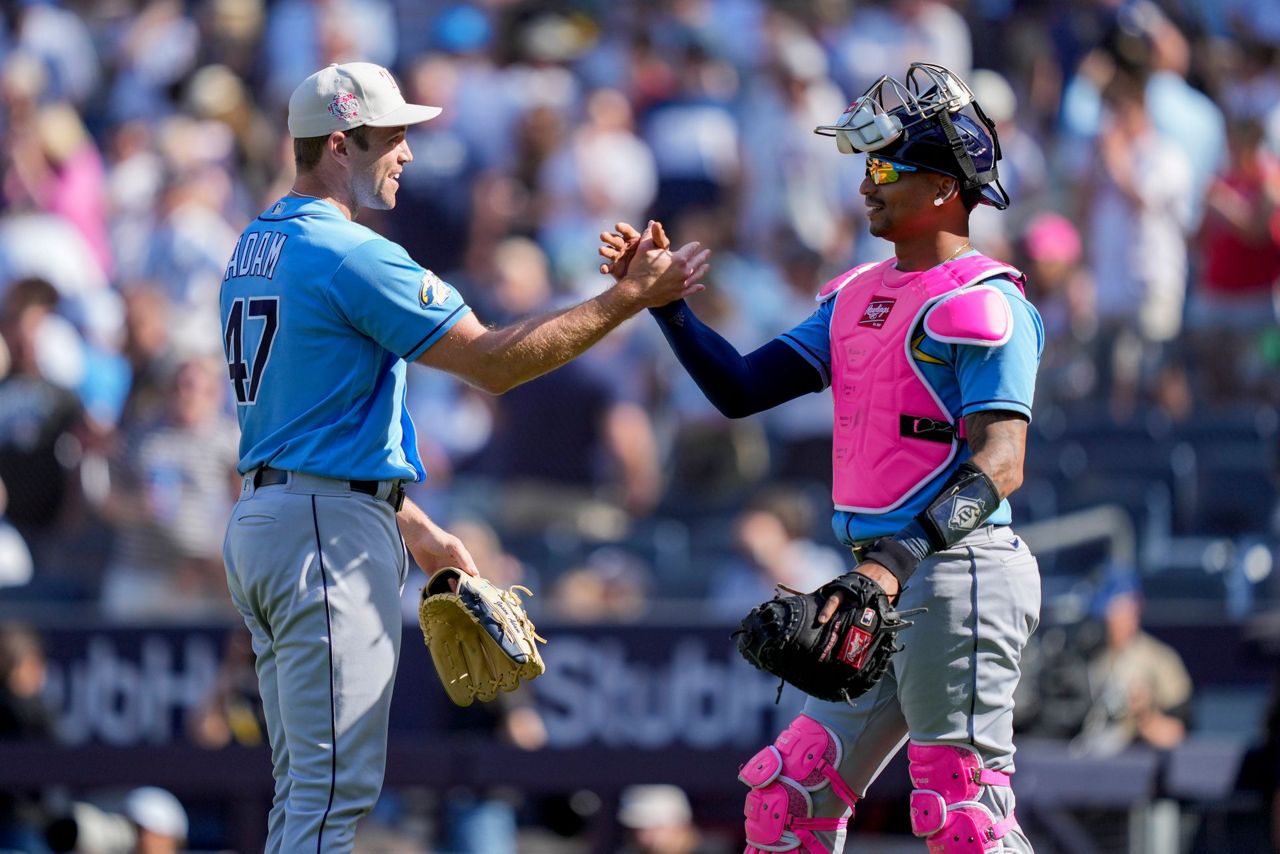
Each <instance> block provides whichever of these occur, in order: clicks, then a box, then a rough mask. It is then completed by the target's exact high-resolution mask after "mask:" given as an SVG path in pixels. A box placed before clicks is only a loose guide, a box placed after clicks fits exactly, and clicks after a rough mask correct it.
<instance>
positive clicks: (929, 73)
mask: <svg viewBox="0 0 1280 854" xmlns="http://www.w3.org/2000/svg"><path fill="white" fill-rule="evenodd" d="M970 113H971V114H972V115H970ZM814 132H815V133H819V134H822V135H824V136H834V137H835V138H836V145H837V147H839V149H840V151H841V152H843V153H845V154H855V153H868V152H874V153H875V154H876V156H878V157H883V158H885V159H886V160H893V161H896V162H898V163H904V164H907V165H910V166H918V167H920V168H921V169H928V170H929V171H931V172H941V173H942V174H944V175H950V176H952V177H954V178H955V179H956V180H958V181H959V182H960V188H961V190H974V189H979V190H981V193H982V197H981V201H982V203H984V204H988V205H992V206H994V207H996V208H998V209H1000V210H1004V209H1005V208H1007V207H1008V206H1009V195H1008V194H1007V193H1006V192H1005V191H1004V187H1002V186H1000V177H999V175H998V173H997V172H996V161H997V160H999V159H1000V139H999V137H998V136H997V135H996V129H995V124H994V123H993V122H992V121H991V120H990V119H988V118H987V115H986V113H984V112H983V111H982V108H981V107H980V106H979V105H978V102H977V101H975V100H974V99H973V93H972V92H971V91H969V87H968V86H966V85H965V84H964V81H962V80H961V79H960V78H959V77H956V76H955V75H954V74H952V73H951V72H950V71H948V70H947V69H945V68H943V67H942V66H940V65H930V64H928V63H924V62H915V63H912V64H911V66H910V67H909V68H908V69H907V83H906V85H903V84H902V83H899V82H898V81H897V80H894V79H893V78H892V77H887V76H886V77H881V78H880V79H879V80H878V81H876V82H875V83H874V84H872V86H871V88H869V89H867V91H866V92H865V93H863V95H862V96H861V97H860V98H858V99H857V100H856V101H854V102H853V103H852V104H850V105H849V109H847V110H845V112H844V115H842V116H841V117H840V119H839V121H838V122H837V123H836V124H834V125H822V126H820V127H817V128H815V129H814Z"/></svg>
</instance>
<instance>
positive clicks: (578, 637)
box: [41, 623, 803, 750]
mask: <svg viewBox="0 0 1280 854" xmlns="http://www.w3.org/2000/svg"><path fill="white" fill-rule="evenodd" d="M732 629H733V627H732V626H728V625H713V626H705V625H700V626H682V625H670V624H663V625H652V624H628V625H610V626H580V625H560V626H557V625H554V624H550V623H540V624H539V631H540V633H542V634H543V635H544V636H545V637H546V638H547V639H548V641H549V643H548V644H547V646H545V647H544V648H543V656H544V659H545V661H546V664H547V672H546V673H545V674H544V675H543V676H541V677H540V678H539V679H537V680H536V681H534V682H533V683H531V684H530V685H529V686H528V687H527V688H525V689H523V690H524V691H525V692H526V693H524V694H523V695H522V696H520V697H517V698H515V699H516V701H517V702H522V703H524V704H526V705H531V706H532V707H533V708H535V709H536V710H537V711H538V712H539V714H540V715H541V717H542V719H543V722H544V724H545V725H546V729H547V737H548V744H547V746H548V747H549V748H551V749H572V748H581V747H589V746H601V747H608V748H620V749H637V750H663V749H667V748H669V747H672V746H684V747H688V748H692V749H694V750H709V749H717V748H752V749H754V748H755V747H758V746H759V745H760V744H762V743H767V742H768V741H770V740H772V738H773V737H774V735H776V734H777V733H778V732H779V731H781V730H782V729H783V728H785V726H786V724H787V722H788V721H790V720H791V719H792V718H793V717H794V716H795V715H796V713H797V712H798V711H799V709H800V706H801V703H802V700H803V698H802V696H801V695H800V694H799V693H798V692H797V691H795V690H794V689H792V688H789V687H788V688H787V690H785V691H784V692H783V694H782V698H781V702H775V700H776V698H777V697H778V684H779V683H778V680H776V679H774V678H772V677H770V676H768V675H767V674H764V673H761V672H759V671H757V670H755V669H754V668H752V667H751V666H750V665H749V664H747V663H746V662H745V661H743V660H742V658H741V657H740V656H739V655H738V653H737V651H736V650H735V649H734V648H733V642H732V640H731V639H730V632H731V631H732ZM243 631H244V629H243V628H242V627H240V626H230V627H228V626H192V627H169V626H164V627H161V626H157V627H148V628H136V627H128V628H125V627H98V628H92V627H90V628H66V629H61V628H42V629H41V634H42V636H43V637H44V640H45V643H46V648H47V651H48V657H49V668H48V671H49V678H48V684H47V686H46V692H45V694H46V699H47V700H48V702H49V704H50V705H51V706H52V708H53V709H55V711H56V713H57V716H58V721H59V729H60V734H61V736H62V740H63V741H64V742H65V743H68V744H71V745H79V744H93V743H96V744H107V745H112V746H118V747H128V746H134V745H161V744H169V743H174V742H180V741H183V740H186V739H187V737H188V732H189V725H190V720H191V716H192V715H194V714H195V713H196V712H197V711H198V710H199V709H200V708H201V707H202V706H204V705H205V704H206V703H208V702H209V701H210V698H211V697H212V696H213V695H214V693H215V692H216V691H217V690H218V685H219V683H220V680H222V684H223V685H225V684H226V683H227V682H228V681H233V682H234V681H238V682H240V683H241V684H243V682H244V680H245V678H246V677H248V678H249V681H250V683H251V682H252V677H251V674H247V673H245V672H243V669H244V668H247V667H249V666H250V664H249V663H248V662H246V661H241V662H237V661H236V660H235V658H234V657H233V656H229V653H228V651H229V650H233V649H235V648H236V646H237V644H235V643H233V642H232V641H233V640H234V639H235V635H236V633H239V632H243ZM236 668H240V670H241V672H239V673H237V672H235V670H236ZM511 699H512V698H511V697H508V696H506V695H504V697H503V698H500V700H499V701H498V702H495V703H490V704H476V705H474V706H471V707H468V708H465V709H460V708H457V707H455V706H453V704H451V703H450V702H449V700H448V699H447V697H446V696H445V694H444V691H443V690H442V689H441V688H440V685H439V682H438V679H437V678H436V675H435V670H434V668H433V667H432V666H431V660H430V656H429V654H428V653H427V650H426V648H425V647H424V646H423V644H422V642H421V636H420V635H419V634H418V630H417V626H416V625H410V624H406V625H405V626H404V638H403V652H402V656H401V660H400V668H399V671H398V674H397V685H396V692H395V700H394V703H393V707H392V737H393V738H397V737H401V736H404V737H411V738H412V737H419V736H427V737H431V736H433V737H439V736H440V735H442V734H447V733H450V732H455V731H457V732H462V731H466V732H473V733H483V732H484V731H485V730H486V729H489V730H491V729H492V728H493V727H494V726H495V725H496V723H495V722H496V720H497V719H498V716H499V714H500V710H501V708H502V707H503V702H504V701H510V700H511Z"/></svg>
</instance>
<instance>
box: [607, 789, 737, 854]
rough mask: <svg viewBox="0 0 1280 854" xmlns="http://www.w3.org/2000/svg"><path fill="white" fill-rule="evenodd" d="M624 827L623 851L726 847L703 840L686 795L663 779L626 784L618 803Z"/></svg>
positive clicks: (664, 853) (701, 851)
mask: <svg viewBox="0 0 1280 854" xmlns="http://www.w3.org/2000/svg"><path fill="white" fill-rule="evenodd" d="M618 822H619V823H620V824H621V825H622V826H623V827H624V828H626V829H627V844H626V845H624V846H623V848H622V851H623V854H712V852H714V851H723V850H726V849H723V848H720V847H718V846H713V845H711V844H709V843H706V842H704V840H703V838H702V834H701V833H700V832H699V830H698V828H697V826H696V825H695V824H694V823H693V809H692V807H691V806H690V804H689V796H688V795H686V794H685V793H684V790H683V789H681V788H680V787H679V786H673V785H670V784H666V783H658V784H646V785H636V786H629V787H627V788H626V789H623V790H622V795H621V797H620V798H619V803H618Z"/></svg>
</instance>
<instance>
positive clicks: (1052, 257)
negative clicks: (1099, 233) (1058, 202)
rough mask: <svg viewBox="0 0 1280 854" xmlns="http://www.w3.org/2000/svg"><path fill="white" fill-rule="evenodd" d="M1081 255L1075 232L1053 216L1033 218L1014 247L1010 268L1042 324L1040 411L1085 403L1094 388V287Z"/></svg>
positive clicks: (1068, 224) (1079, 242) (1063, 218)
mask: <svg viewBox="0 0 1280 854" xmlns="http://www.w3.org/2000/svg"><path fill="white" fill-rule="evenodd" d="M1082 255H1083V247H1082V244H1081V241H1080V234H1079V232H1078V231H1077V230H1076V227H1075V226H1074V225H1072V224H1071V221H1070V220H1069V219H1067V218H1066V217H1064V216H1062V215H1060V214H1056V213H1049V212H1045V213H1041V214H1038V215H1036V216H1035V217H1033V218H1032V219H1031V221H1030V222H1028V223H1027V225H1026V226H1025V228H1024V229H1023V232H1022V234H1021V235H1020V236H1019V239H1018V241H1017V243H1016V244H1015V255H1014V257H1015V259H1016V260H1015V262H1014V263H1015V264H1016V266H1017V267H1018V269H1020V270H1022V271H1023V272H1024V273H1026V274H1027V281H1028V282H1029V283H1030V287H1031V288H1032V289H1033V293H1034V295H1035V300H1036V307H1037V308H1039V309H1040V317H1041V318H1042V319H1043V320H1044V338H1045V341H1044V354H1043V355H1042V356H1041V357H1040V377H1041V386H1040V392H1039V393H1038V394H1037V395H1036V404H1037V405H1038V406H1044V405H1045V404H1047V403H1064V402H1068V401H1080V400H1085V399H1089V398H1090V397H1091V396H1092V394H1093V392H1094V391H1095V389H1096V388H1097V382H1098V376H1097V374H1098V372H1097V369H1096V366H1095V364H1094V360H1093V353H1094V351H1095V349H1096V347H1097V344H1096V342H1095V337H1096V336H1097V334H1098V316H1097V304H1096V295H1095V286H1094V282H1093V278H1092V277H1091V276H1090V275H1089V272H1088V271H1087V270H1086V269H1085V268H1084V267H1083V265H1082V263H1081V262H1082V260H1083V258H1082Z"/></svg>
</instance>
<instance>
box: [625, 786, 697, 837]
mask: <svg viewBox="0 0 1280 854" xmlns="http://www.w3.org/2000/svg"><path fill="white" fill-rule="evenodd" d="M692 818H693V810H692V809H691V808H690V805H689V798H688V796H687V795H685V793H684V790H683V789H681V788H680V787H679V786H671V785H666V784H650V785H635V786H628V787H627V788H625V789H623V790H622V795H621V797H620V798H619V803H618V821H619V822H621V823H622V826H623V827H629V828H632V829H633V830H643V829H645V828H650V827H678V826H680V825H684V824H688V823H689V821H690V820H692Z"/></svg>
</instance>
